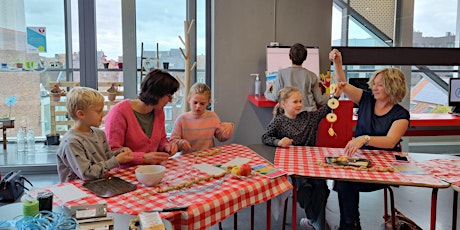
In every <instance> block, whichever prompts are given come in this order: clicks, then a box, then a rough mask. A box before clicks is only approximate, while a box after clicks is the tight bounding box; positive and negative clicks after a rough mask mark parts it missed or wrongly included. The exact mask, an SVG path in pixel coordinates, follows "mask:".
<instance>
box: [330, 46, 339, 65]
mask: <svg viewBox="0 0 460 230" xmlns="http://www.w3.org/2000/svg"><path fill="white" fill-rule="evenodd" d="M329 60H330V61H332V62H334V63H335V62H336V61H340V63H342V54H341V53H340V51H339V50H338V49H333V50H331V52H329Z"/></svg>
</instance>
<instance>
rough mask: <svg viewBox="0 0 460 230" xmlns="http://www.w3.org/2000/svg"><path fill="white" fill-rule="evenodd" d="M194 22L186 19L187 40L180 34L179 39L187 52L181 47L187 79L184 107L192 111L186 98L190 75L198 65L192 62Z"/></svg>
mask: <svg viewBox="0 0 460 230" xmlns="http://www.w3.org/2000/svg"><path fill="white" fill-rule="evenodd" d="M193 24H194V20H192V21H191V22H190V23H189V22H188V21H184V33H185V41H184V40H183V39H182V38H181V37H180V36H179V39H180V40H181V42H182V44H184V46H185V52H184V50H183V49H182V48H180V51H181V53H182V56H183V57H184V60H185V79H184V100H182V103H183V104H182V108H183V110H184V111H185V112H187V111H190V107H189V105H188V103H187V100H186V99H185V98H186V97H187V96H188V94H189V91H190V87H191V85H190V75H191V72H192V70H193V69H194V68H195V67H196V62H195V63H193V65H192V64H191V63H190V29H191V28H192V26H193Z"/></svg>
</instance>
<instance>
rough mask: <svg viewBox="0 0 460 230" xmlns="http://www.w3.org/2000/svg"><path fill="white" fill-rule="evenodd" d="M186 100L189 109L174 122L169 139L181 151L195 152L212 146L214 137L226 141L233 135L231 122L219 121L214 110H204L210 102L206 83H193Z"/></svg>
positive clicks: (209, 93)
mask: <svg viewBox="0 0 460 230" xmlns="http://www.w3.org/2000/svg"><path fill="white" fill-rule="evenodd" d="M187 101H188V103H189V105H190V109H191V111H189V112H186V113H183V114H181V115H180V116H179V117H177V119H176V122H175V123H174V128H173V131H172V134H171V141H173V142H174V143H177V146H178V148H179V150H180V151H182V152H195V151H200V150H203V149H207V148H210V147H213V146H214V137H215V138H217V140H219V141H226V140H228V139H230V138H231V137H232V135H233V123H229V122H220V119H219V117H218V116H217V114H216V113H215V112H214V111H209V110H206V107H207V106H208V105H209V103H210V102H211V90H210V89H209V87H208V86H207V85H206V84H203V83H195V84H194V85H193V86H192V87H191V88H190V93H189V95H188V98H187Z"/></svg>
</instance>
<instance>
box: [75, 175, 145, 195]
mask: <svg viewBox="0 0 460 230" xmlns="http://www.w3.org/2000/svg"><path fill="white" fill-rule="evenodd" d="M83 187H85V188H87V189H88V190H89V191H91V192H93V193H94V194H96V195H98V196H100V197H104V198H107V197H112V196H117V195H120V194H123V193H127V192H131V191H134V190H136V188H137V187H136V185H134V184H131V183H129V182H128V181H125V180H122V179H120V178H118V177H107V178H102V179H98V180H93V181H88V182H85V183H83Z"/></svg>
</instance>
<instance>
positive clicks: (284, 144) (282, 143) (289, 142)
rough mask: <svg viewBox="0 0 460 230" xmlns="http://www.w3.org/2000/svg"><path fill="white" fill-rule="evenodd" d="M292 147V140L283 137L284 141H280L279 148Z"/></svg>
mask: <svg viewBox="0 0 460 230" xmlns="http://www.w3.org/2000/svg"><path fill="white" fill-rule="evenodd" d="M290 145H292V139H290V138H287V137H283V139H281V140H280V141H278V146H280V147H288V146H290Z"/></svg>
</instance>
